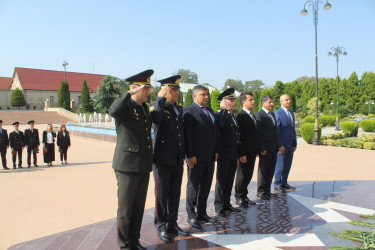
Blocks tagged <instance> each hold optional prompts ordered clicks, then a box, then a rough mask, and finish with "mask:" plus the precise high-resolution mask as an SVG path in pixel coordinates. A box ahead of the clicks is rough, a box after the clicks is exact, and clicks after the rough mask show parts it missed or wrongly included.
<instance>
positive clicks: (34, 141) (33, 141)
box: [24, 120, 40, 168]
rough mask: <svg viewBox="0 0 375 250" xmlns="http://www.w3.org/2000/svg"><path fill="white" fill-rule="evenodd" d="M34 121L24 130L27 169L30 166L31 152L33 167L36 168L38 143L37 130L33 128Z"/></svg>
mask: <svg viewBox="0 0 375 250" xmlns="http://www.w3.org/2000/svg"><path fill="white" fill-rule="evenodd" d="M34 123H35V122H34V120H31V121H29V122H28V124H29V128H28V129H25V133H24V134H25V146H26V148H27V167H28V168H30V166H31V152H32V153H33V159H34V162H33V163H34V167H38V164H37V153H36V150H38V148H39V145H40V141H39V132H38V129H36V128H34Z"/></svg>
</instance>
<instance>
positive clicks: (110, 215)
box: [0, 125, 375, 249]
mask: <svg viewBox="0 0 375 250" xmlns="http://www.w3.org/2000/svg"><path fill="white" fill-rule="evenodd" d="M5 127H6V128H7V129H8V131H10V130H11V129H10V127H9V126H5ZM37 127H38V128H39V129H40V130H43V129H44V128H45V127H46V126H45V125H37ZM24 128H26V126H21V129H24ZM114 147H115V144H114V143H110V142H103V141H96V140H89V139H85V138H79V137H74V136H72V147H71V149H70V150H69V152H68V154H69V159H68V162H69V163H70V164H69V165H64V166H61V165H59V161H56V162H55V166H53V167H47V166H46V165H45V164H43V159H42V154H39V158H38V164H39V166H40V167H39V168H33V167H32V168H30V169H28V168H24V169H16V170H13V169H12V170H9V171H5V170H0V190H1V192H0V201H1V206H0V235H1V237H0V249H6V248H9V247H11V246H13V248H14V249H18V248H21V249H32V247H31V248H30V246H32V245H30V244H34V246H37V244H42V243H41V242H44V246H45V247H44V248H38V247H37V248H34V249H59V248H60V247H61V248H62V249H78V248H79V249H115V246H114V245H113V244H115V232H114V218H115V217H116V209H117V197H116V180H115V176H114V173H113V170H112V168H111V161H112V156H113V150H114ZM57 156H58V155H57V154H56V157H57ZM10 159H11V158H10V152H8V162H9V163H8V166H10V165H11V164H10ZM23 159H24V160H23V161H24V164H23V165H24V166H25V165H26V164H25V163H26V153H25V154H24V157H23ZM374 159H375V151H369V150H360V149H347V148H338V147H327V146H312V145H307V144H303V143H300V144H299V147H298V149H297V151H296V154H295V159H294V163H293V167H292V171H291V174H290V181H293V184H295V185H296V186H297V187H298V190H297V192H295V193H294V194H292V193H290V194H288V195H286V196H280V197H279V198H277V199H275V200H274V201H272V202H271V203H270V205H262V204H258V205H257V206H255V207H252V208H251V209H248V210H242V212H241V214H238V215H232V217H229V219H228V220H225V221H224V222H222V223H220V225H221V226H220V228H216V227H214V226H208V227H205V229H206V230H205V231H203V232H194V231H192V233H193V234H194V235H193V236H192V237H191V238H189V239H179V238H177V240H176V241H177V242H176V243H173V244H177V245H178V248H179V249H191V248H195V247H196V246H199V247H201V246H202V245H201V243H202V244H203V246H206V248H207V247H217V248H222V247H224V246H225V247H226V248H234V249H237V248H240V247H241V246H242V245H241V244H242V243H243V244H245V243H246V242H254V241H255V239H254V238H252V237H256V239H258V240H263V242H269V241H270V238H267V237H271V238H272V240H271V241H272V242H276V243H275V244H274V245H273V247H276V246H279V247H281V248H282V249H292V248H290V247H293V246H288V245H287V244H285V242H288V240H286V238H285V237H287V236H288V235H289V234H293V233H295V232H300V233H301V235H297V236H296V235H294V236H288V237H287V239H289V241H290V242H294V243H293V244H297V245H294V246H304V245H298V244H301V242H305V243H306V242H307V240H311V241H312V242H314V243H312V245H310V246H315V247H323V248H324V245H329V243H327V241H325V240H324V235H325V234H326V233H327V228H329V226H330V225H331V224H329V222H330V220H332V218H339V222H338V223H345V219H344V218H342V217H345V216H347V217H350V216H352V217H355V216H356V214H358V213H360V212H363V211H367V212H371V211H373V210H371V209H375V207H373V206H371V204H375V195H374V194H373V191H372V190H374V188H375V185H374V183H375V182H373V181H369V182H366V181H368V180H373V179H374V176H375V175H374V174H375V169H374ZM253 180H256V175H255V176H254V178H253ZM186 181H187V178H186V171H185V176H184V177H183V184H182V196H181V199H182V200H183V199H185V194H186ZM313 181H316V183H315V184H314V185H313ZM334 181H335V182H334ZM254 185H255V183H252V184H251V185H250V187H249V188H250V191H251V196H250V197H251V198H252V199H255V196H254V187H255V186H254ZM153 188H154V182H153V179H152V178H150V184H149V190H148V196H147V202H146V209H148V210H147V211H146V213H145V221H144V222H145V224H144V226H143V229H142V230H143V231H142V238H143V244H144V245H145V246H146V245H147V246H148V248H149V247H150V249H153V248H157V249H163V248H168V247H172V245H171V246H165V244H161V242H160V241H159V240H158V239H157V238H156V236H155V235H156V233H155V232H153V231H147V229H148V230H154V229H153V227H152V219H153V207H154V193H153ZM213 188H214V183H213V185H212V189H213ZM369 190H370V191H369ZM313 193H314V195H312V194H313ZM364 194H366V196H365V197H366V198H365V199H364V198H363V195H364ZM346 197H347V198H346ZM307 198H309V199H307ZM311 199H313V200H311ZM328 200H329V201H333V202H335V203H327V201H328ZM211 201H212V197H211ZM319 201H322V202H323V203H321V204H320V203H319ZM317 203H319V204H318V205H319V206H320V207H321V208H320V210H319V209H317V211H315V210H314V209H315V207H316V206H315V205H316V204H317ZM342 203H343V204H346V205H347V206H351V207H345V206H343V205H342ZM183 204H184V202H183V201H182V203H181V213H180V224H181V226H183V227H185V226H187V225H186V222H185V221H186V220H185V217H184V216H186V215H185V214H184V210H183ZM301 204H302V205H301ZM332 204H333V205H332ZM335 204H336V205H335ZM278 206H281V207H283V209H284V208H288V209H289V218H290V219H293V220H294V219H298V218H301V219H300V221H299V222H298V221H297V222H295V221H293V220H292V221H290V220H289V222H288V221H287V220H285V219H282V218H284V217H285V216H286V215H285V214H278V212H277V211H278V209H276V208H277V207H278ZM295 206H297V208H298V209H297V210H296V211H295V212H290V211H291V210H293V207H295ZM354 206H355V207H357V206H359V208H353V207H354ZM332 207H336V208H337V207H338V209H337V210H335V211H333V210H332V209H331V208H332ZM322 208H324V209H323V212H322ZM340 209H341V210H340ZM361 209H362V210H361ZM365 209H367V210H365ZM209 211H210V215H215V214H214V213H213V203H212V202H210V203H209ZM256 211H259V213H258V212H256ZM262 211H263V212H262ZM264 211H266V213H265V212H264ZM267 211H268V212H267ZM293 211H294V210H293ZM298 211H299V212H298ZM337 211H340V212H337ZM325 212H326V213H325ZM327 213H328V215H327ZM337 213H338V214H339V215H337ZM257 214H258V215H257ZM262 214H263V215H268V216H271V217H272V218H276V217H279V218H281V219H282V221H283V223H284V224H285V223H286V227H285V228H284V229H282V230H281V229H280V228H279V229H280V231H277V230H276V231H272V230H271V231H267V230H265V231H262V230H263V229H259V228H258V227H259V226H258V227H257V225H258V224H259V225H262V223H260V221H261V220H263V221H264V223H269V222H267V220H266V219H264V217H262ZM340 214H341V217H340ZM343 214H345V216H344V215H343ZM331 215H333V217H332V216H331ZM254 216H255V217H254ZM257 216H258V217H257ZM259 216H260V217H259ZM266 217H267V216H266ZM286 217H288V216H286ZM235 218H237V219H235ZM241 218H242V219H241ZM246 218H247V219H246ZM314 218H315V219H314ZM345 218H346V217H345ZM311 220H312V222H311ZM241 221H242V223H244V228H250V229H248V230H247V231H245V232H243V233H238V231H241V230H240V229H241V227H240V226H238V223H240V222H241ZM251 221H253V222H256V224H251V223H252V222H251ZM277 221H278V220H274V221H273V222H274V223H271V224H272V225H277ZM307 221H308V222H307ZM271 222H272V221H271ZM184 223H185V224H184ZM248 223H250V224H251V225H248ZM275 223H276V224H275ZM288 223H289V224H290V225H289V226H288V225H287V224H288ZM332 223H335V222H332ZM322 224H324V225H326V227H320V228H318V227H317V226H319V225H322ZM234 227H235V228H236V233H234V234H235V236H236V237H235V238H233V237H232V238H230V239H228V238H226V236H225V235H222V234H226V233H225V231H227V230H229V231H228V232H230V231H231V230H233V228H234ZM317 228H318V229H317ZM92 230H94V231H95V233H93V234H90V232H92ZM145 230H146V231H145ZM296 230H297V231H296ZM151 232H152V233H151ZM275 232H276V234H278V235H276V236H274V233H275ZM324 232H326V233H324ZM218 233H219V235H218ZM240 234H243V235H242V236H241V235H240ZM259 234H267V235H268V236H267V237H265V236H263V237H260V236H259ZM73 235H74V237H72V236H73ZM92 235H101V237H99V238H98V237H96V238H95V237H94V238H90V237H92ZM221 235H222V236H221ZM319 235H323V236H322V237H320V236H319ZM232 236H233V235H232ZM238 237H239V238H238ZM241 237H242V238H241ZM283 237H284V238H283ZM293 237H297V238H295V239H294V238H293ZM82 238H83V239H82ZM69 239H71V241H69ZM74 239H76V241H77V242H80V243H79V244H78V243H77V242H76V243H75V244H78V245H74V243H73V241H74ZM78 239H80V241H79V240H78ZM298 239H302V241H298ZM233 240H236V241H237V243H238V244H237V245H231V244H232V243H233ZM241 240H242V241H241ZM295 240H296V241H297V243H296V241H295ZM319 241H320V242H323V243H322V244H323V245H322V244H321V243H317V242H319ZM23 242H28V243H25V244H22V243H23ZM74 242H75V241H74ZM200 242H201V243H200ZM239 242H242V243H241V244H239ZM280 242H281V243H282V244H281V243H280ZM298 242H300V243H298ZM87 244H88V245H87ZM90 244H93V245H91V246H90ZM261 244H265V243H261ZM319 244H320V245H319ZM39 246H41V245H39ZM56 246H59V247H58V248H56ZM99 246H101V247H102V248H100V247H99ZM189 246H192V247H189ZM112 247H114V248H112ZM243 247H244V248H247V247H246V245H243ZM264 249H267V248H264ZM270 249H271V248H270ZM306 249H307V246H306Z"/></svg>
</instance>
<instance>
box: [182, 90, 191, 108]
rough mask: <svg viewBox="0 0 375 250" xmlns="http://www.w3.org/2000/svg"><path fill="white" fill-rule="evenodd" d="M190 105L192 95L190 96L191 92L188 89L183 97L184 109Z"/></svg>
mask: <svg viewBox="0 0 375 250" xmlns="http://www.w3.org/2000/svg"><path fill="white" fill-rule="evenodd" d="M191 104H193V95H192V90H191V89H189V90H188V92H187V93H186V96H185V102H184V107H187V106H189V105H191Z"/></svg>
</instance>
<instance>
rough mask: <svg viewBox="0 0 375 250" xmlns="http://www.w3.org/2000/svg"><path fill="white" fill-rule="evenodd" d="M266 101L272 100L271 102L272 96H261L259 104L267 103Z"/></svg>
mask: <svg viewBox="0 0 375 250" xmlns="http://www.w3.org/2000/svg"><path fill="white" fill-rule="evenodd" d="M268 99H272V100H273V97H272V95H264V96H262V99H260V102H261V103H263V102H265V101H267V100H268Z"/></svg>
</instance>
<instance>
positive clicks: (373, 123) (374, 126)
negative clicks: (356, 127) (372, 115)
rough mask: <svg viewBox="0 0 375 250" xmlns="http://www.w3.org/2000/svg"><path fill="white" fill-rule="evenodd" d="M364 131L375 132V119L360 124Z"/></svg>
mask: <svg viewBox="0 0 375 250" xmlns="http://www.w3.org/2000/svg"><path fill="white" fill-rule="evenodd" d="M360 126H361V128H362V129H363V131H366V132H374V131H375V119H369V120H363V121H361V123H360Z"/></svg>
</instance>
